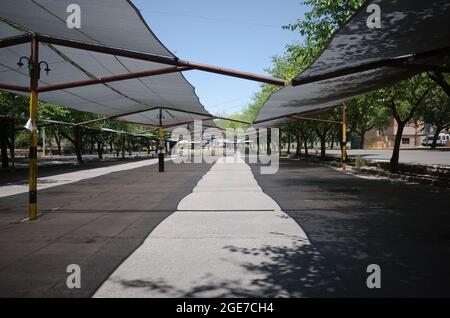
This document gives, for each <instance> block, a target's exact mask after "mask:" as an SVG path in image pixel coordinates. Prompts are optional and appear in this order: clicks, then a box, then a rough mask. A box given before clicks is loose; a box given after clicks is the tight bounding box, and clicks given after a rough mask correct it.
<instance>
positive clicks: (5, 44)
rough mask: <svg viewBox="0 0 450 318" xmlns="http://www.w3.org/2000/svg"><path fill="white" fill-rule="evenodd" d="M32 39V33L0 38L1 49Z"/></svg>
mask: <svg viewBox="0 0 450 318" xmlns="http://www.w3.org/2000/svg"><path fill="white" fill-rule="evenodd" d="M30 41H31V35H29V34H26V35H19V36H12V37H9V38H5V39H3V40H0V49H1V48H4V47H9V46H14V45H19V44H23V43H28V42H30Z"/></svg>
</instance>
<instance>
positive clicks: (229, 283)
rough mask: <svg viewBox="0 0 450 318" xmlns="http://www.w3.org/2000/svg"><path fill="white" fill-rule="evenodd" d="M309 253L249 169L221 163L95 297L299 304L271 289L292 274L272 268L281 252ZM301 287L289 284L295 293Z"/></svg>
mask: <svg viewBox="0 0 450 318" xmlns="http://www.w3.org/2000/svg"><path fill="white" fill-rule="evenodd" d="M309 245H310V243H309V241H308V239H307V237H306V235H305V233H304V232H303V230H302V229H301V228H300V227H299V226H298V224H297V223H296V222H295V221H294V220H293V219H291V218H290V217H289V216H288V215H287V214H285V213H284V212H282V211H281V209H280V207H279V206H278V204H277V203H276V202H275V201H274V200H273V199H272V198H270V197H269V196H267V195H266V194H265V193H263V191H262V190H261V188H260V187H259V185H258V184H257V182H256V180H255V178H254V177H253V174H252V172H251V169H250V167H249V166H248V165H247V164H245V163H244V162H243V161H242V160H241V159H239V158H229V157H228V158H226V161H224V160H223V159H221V160H220V161H219V162H217V163H216V164H215V165H214V166H213V167H212V168H211V170H210V171H209V172H208V173H207V174H205V175H204V176H203V178H202V179H201V180H200V181H199V182H198V184H197V186H196V187H195V188H194V190H193V193H191V194H190V195H188V196H186V197H185V198H184V199H183V200H182V201H181V202H180V203H179V205H178V210H177V212H175V213H173V214H172V215H170V216H169V217H168V218H167V219H165V220H164V221H163V222H162V223H161V224H160V225H159V226H158V227H157V228H156V229H155V230H154V231H153V232H152V233H151V234H150V235H149V236H148V237H147V239H146V240H145V241H144V243H143V244H142V245H141V246H140V247H139V248H138V249H137V250H136V251H135V252H134V253H133V254H132V255H130V257H128V259H126V260H125V261H124V262H123V263H122V264H121V265H120V266H119V267H118V268H117V269H116V271H115V272H114V273H113V274H112V275H111V276H110V277H109V279H108V280H107V281H105V282H104V284H103V285H102V286H101V287H100V288H99V289H98V290H97V292H96V293H95V295H94V297H264V296H265V297H270V296H272V297H277V296H285V297H287V296H291V297H295V296H301V295H300V294H296V293H295V292H292V291H291V290H288V289H287V288H284V287H283V286H286V284H278V283H277V279H276V276H277V275H279V274H280V273H281V272H285V271H290V270H292V269H290V268H285V269H283V268H279V266H278V265H277V261H279V260H278V257H279V251H280V250H286V251H292V250H298V249H299V248H302V247H306V246H309ZM305 266H309V265H308V264H306V265H305ZM310 270H311V271H312V272H313V271H314V269H310ZM302 279H305V278H302V277H299V276H297V277H294V278H293V281H292V282H290V283H291V284H292V285H296V284H297V285H301V284H302ZM285 283H286V282H285Z"/></svg>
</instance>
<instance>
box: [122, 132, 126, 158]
mask: <svg viewBox="0 0 450 318" xmlns="http://www.w3.org/2000/svg"><path fill="white" fill-rule="evenodd" d="M122 159H125V136H122Z"/></svg>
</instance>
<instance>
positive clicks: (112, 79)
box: [38, 66, 192, 93]
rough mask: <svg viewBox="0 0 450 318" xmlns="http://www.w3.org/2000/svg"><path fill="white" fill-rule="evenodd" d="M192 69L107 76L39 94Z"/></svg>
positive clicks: (54, 86)
mask: <svg viewBox="0 0 450 318" xmlns="http://www.w3.org/2000/svg"><path fill="white" fill-rule="evenodd" d="M191 69H192V68H189V67H184V66H182V67H177V66H172V67H165V68H160V69H156V70H148V71H142V72H135V73H126V74H120V75H113V76H107V77H99V78H94V79H90V80H84V81H77V82H68V83H62V84H54V85H47V86H44V87H40V88H39V89H38V92H40V93H42V92H49V91H56V90H60V89H68V88H74V87H81V86H88V85H95V84H104V83H110V82H117V81H123V80H128V79H133V78H139V77H149V76H156V75H163V74H169V73H177V72H183V71H189V70H191Z"/></svg>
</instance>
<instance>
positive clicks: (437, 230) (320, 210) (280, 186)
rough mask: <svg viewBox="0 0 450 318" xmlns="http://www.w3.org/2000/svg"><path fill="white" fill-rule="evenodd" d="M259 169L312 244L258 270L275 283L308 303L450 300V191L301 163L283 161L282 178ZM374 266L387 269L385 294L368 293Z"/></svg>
mask: <svg viewBox="0 0 450 318" xmlns="http://www.w3.org/2000/svg"><path fill="white" fill-rule="evenodd" d="M252 168H253V172H254V175H255V178H256V180H257V181H258V183H259V185H260V186H261V188H262V189H263V191H264V192H265V193H266V194H268V195H269V196H270V197H272V198H273V199H274V200H275V201H276V202H277V203H278V204H279V205H280V207H281V209H282V210H283V211H284V212H286V213H287V214H289V215H290V216H291V217H292V218H293V219H294V220H296V222H297V223H298V224H300V226H301V227H302V228H303V230H304V231H305V232H306V235H307V236H308V238H309V240H310V242H311V246H303V247H300V248H298V249H296V250H292V249H285V250H282V249H280V250H279V251H278V255H276V256H275V257H276V259H277V260H278V265H277V266H275V267H273V266H272V267H264V266H260V267H259V268H257V269H255V270H266V271H267V273H268V274H269V277H271V281H272V282H273V284H279V285H280V288H281V287H282V288H286V289H291V290H292V291H296V290H297V291H298V290H300V291H301V292H302V294H303V295H304V296H308V297H317V296H319V297H418V296H423V297H449V296H450V213H449V212H450V211H449V209H448V207H449V206H450V192H449V190H448V189H437V188H432V187H429V186H421V185H412V184H406V183H402V182H391V181H388V180H368V179H362V178H358V177H355V176H352V175H347V174H343V173H341V172H338V171H336V170H334V169H332V168H329V167H326V166H319V165H315V164H311V163H306V162H303V161H299V160H281V162H280V170H279V172H278V173H277V174H275V175H261V174H259V167H258V166H256V165H253V166H252ZM316 252H318V253H319V255H317V253H316ZM369 264H378V265H379V266H380V267H381V273H382V274H381V281H382V283H381V289H368V288H367V286H366V278H367V277H368V274H367V273H366V269H367V266H368V265H369ZM299 277H305V278H306V279H307V280H306V282H307V284H306V283H304V282H299V281H298V278H299Z"/></svg>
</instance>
